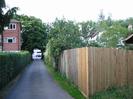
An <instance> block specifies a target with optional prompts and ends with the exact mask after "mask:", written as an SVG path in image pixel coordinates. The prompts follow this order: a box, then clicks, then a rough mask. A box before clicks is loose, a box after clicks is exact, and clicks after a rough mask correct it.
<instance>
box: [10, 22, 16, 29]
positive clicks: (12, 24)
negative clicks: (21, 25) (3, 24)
mask: <svg viewBox="0 0 133 99" xmlns="http://www.w3.org/2000/svg"><path fill="white" fill-rule="evenodd" d="M14 26H15V27H14ZM11 27H12V28H11ZM8 30H16V23H10V24H9V26H8Z"/></svg>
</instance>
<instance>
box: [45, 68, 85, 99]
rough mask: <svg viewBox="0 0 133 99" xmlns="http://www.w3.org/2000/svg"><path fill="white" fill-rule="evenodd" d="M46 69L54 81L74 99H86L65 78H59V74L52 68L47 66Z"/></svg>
mask: <svg viewBox="0 0 133 99" xmlns="http://www.w3.org/2000/svg"><path fill="white" fill-rule="evenodd" d="M47 69H48V71H49V73H50V74H51V75H52V76H53V78H54V80H55V81H56V82H57V83H58V84H59V85H60V86H61V87H62V88H63V89H64V90H66V91H67V92H68V93H69V94H70V95H71V96H72V97H73V98H74V99H86V98H85V97H84V96H83V95H82V93H81V92H80V91H79V90H78V88H77V87H76V86H75V85H74V84H72V83H71V82H70V81H69V80H68V79H67V78H66V77H63V76H61V74H60V73H59V72H56V71H55V70H54V69H53V68H52V66H47Z"/></svg>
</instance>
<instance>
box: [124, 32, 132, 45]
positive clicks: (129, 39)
mask: <svg viewBox="0 0 133 99" xmlns="http://www.w3.org/2000/svg"><path fill="white" fill-rule="evenodd" d="M123 41H124V42H125V43H127V44H133V34H131V35H129V36H128V37H127V38H126V39H125V40H123Z"/></svg>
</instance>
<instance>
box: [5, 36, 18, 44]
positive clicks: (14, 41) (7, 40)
mask: <svg viewBox="0 0 133 99" xmlns="http://www.w3.org/2000/svg"><path fill="white" fill-rule="evenodd" d="M9 39H12V42H9ZM4 43H16V37H5V38H4Z"/></svg>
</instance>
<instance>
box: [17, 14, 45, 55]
mask: <svg viewBox="0 0 133 99" xmlns="http://www.w3.org/2000/svg"><path fill="white" fill-rule="evenodd" d="M15 18H16V19H17V20H19V21H21V24H22V33H21V35H22V47H21V49H22V50H28V51H30V52H32V50H33V49H34V48H39V49H41V50H42V51H44V50H45V47H46V43H47V25H46V24H44V23H43V22H42V20H41V19H38V18H35V17H33V16H26V15H17V16H16V17H15Z"/></svg>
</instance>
